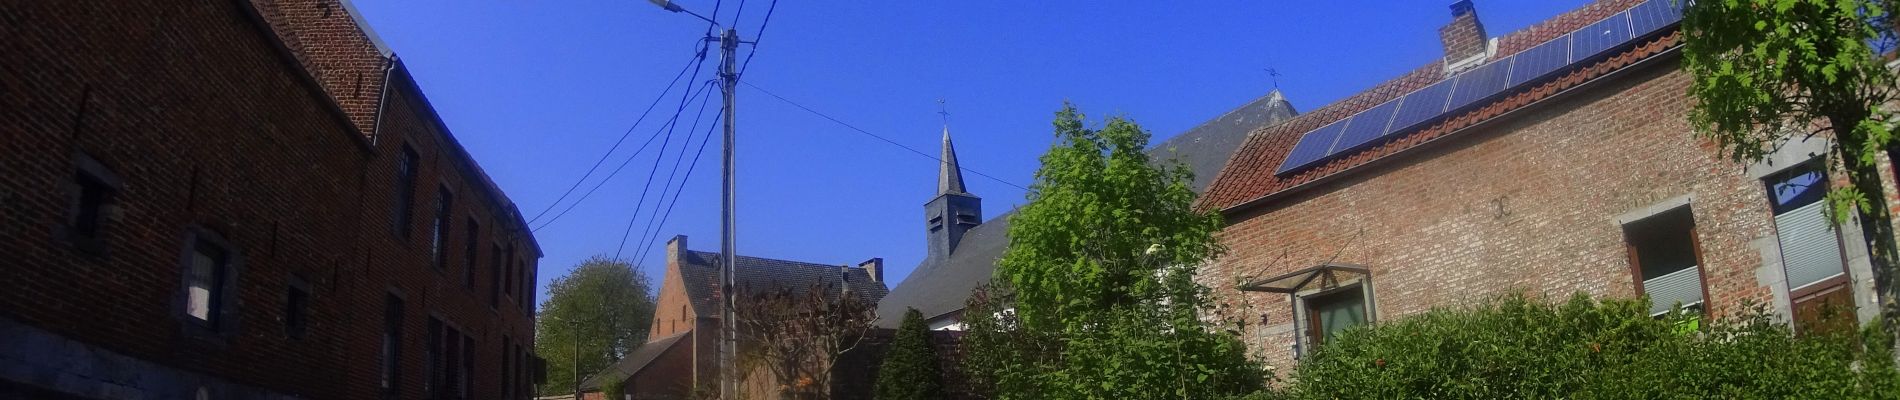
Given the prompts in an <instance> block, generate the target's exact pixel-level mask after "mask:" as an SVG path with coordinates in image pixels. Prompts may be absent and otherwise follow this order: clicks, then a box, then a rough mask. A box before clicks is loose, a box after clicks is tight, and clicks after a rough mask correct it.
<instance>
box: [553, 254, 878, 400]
mask: <svg viewBox="0 0 1900 400" xmlns="http://www.w3.org/2000/svg"><path fill="white" fill-rule="evenodd" d="M686 243H687V240H686V236H684V235H680V236H674V237H673V238H672V239H670V240H667V242H666V274H665V276H664V277H663V278H661V280H660V288H659V295H658V297H656V298H655V301H654V308H653V309H654V312H653V326H652V327H651V328H649V329H648V331H647V338H648V339H647V343H646V344H644V345H641V347H639V348H637V349H634V351H633V352H632V353H631V354H629V355H628V356H627V357H625V358H622V359H621V360H620V361H619V362H616V363H615V364H614V365H612V366H609V367H607V369H605V370H602V371H600V372H597V373H594V374H592V375H591V376H590V377H589V378H588V379H586V380H583V381H582V382H581V390H583V391H585V392H588V394H587V396H585V398H587V399H600V398H601V397H600V391H601V389H602V388H603V387H605V386H606V385H607V384H608V383H609V382H608V381H609V380H612V379H619V380H622V381H623V386H622V387H623V389H624V390H625V393H627V395H628V396H629V397H631V398H633V399H683V398H688V396H689V395H690V394H692V392H693V391H694V390H695V389H701V390H710V391H715V392H716V391H717V390H718V387H719V385H718V379H719V369H718V368H719V358H718V357H719V356H718V354H719V332H720V329H721V328H720V323H719V309H720V299H722V297H721V294H720V286H721V285H720V273H721V272H720V270H721V268H720V266H719V265H720V262H721V259H722V257H720V254H719V253H717V252H705V251H693V250H691V249H689V248H687V247H686ZM737 265H738V266H737V268H734V271H735V275H736V279H734V282H735V284H736V285H738V287H740V288H753V290H763V289H764V288H785V287H789V288H793V289H794V290H799V289H802V288H810V287H813V286H814V285H820V286H822V287H827V288H835V289H838V290H841V291H845V292H848V293H850V294H852V295H856V296H858V299H859V300H863V301H866V302H869V303H870V304H876V303H878V301H880V300H882V299H884V296H885V295H886V294H888V293H889V292H890V290H889V289H888V288H886V287H885V286H884V259H882V258H873V259H870V260H865V261H864V262H861V263H858V265H856V266H848V265H845V266H841V265H825V264H814V263H807V262H799V261H787V260H778V259H771V258H760V257H748V256H739V257H738V262H737ZM880 354H882V352H881V351H876V350H875V349H870V348H868V347H867V348H864V349H860V350H853V351H852V352H850V353H846V355H845V360H844V361H840V362H839V364H840V365H839V367H838V368H839V369H838V370H837V371H838V372H834V374H835V375H834V377H836V378H837V379H835V382H834V383H835V384H836V385H835V386H834V392H833V393H834V396H833V397H834V398H868V396H869V389H870V386H869V382H871V379H872V378H873V377H874V376H875V374H872V373H869V372H864V371H868V370H872V369H867V368H868V367H867V366H869V365H874V364H875V360H876V356H877V355H880ZM742 380H743V381H744V382H742V386H744V388H743V389H744V393H746V394H747V395H748V396H749V397H760V398H763V397H761V396H760V395H758V394H759V393H765V392H766V391H769V390H772V388H773V387H774V386H776V382H771V378H770V377H769V375H761V372H758V371H754V372H752V373H749V374H747V376H746V377H745V378H744V379H742ZM555 384H560V383H558V382H557V383H555Z"/></svg>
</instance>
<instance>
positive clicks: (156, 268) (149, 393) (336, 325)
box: [0, 0, 539, 399]
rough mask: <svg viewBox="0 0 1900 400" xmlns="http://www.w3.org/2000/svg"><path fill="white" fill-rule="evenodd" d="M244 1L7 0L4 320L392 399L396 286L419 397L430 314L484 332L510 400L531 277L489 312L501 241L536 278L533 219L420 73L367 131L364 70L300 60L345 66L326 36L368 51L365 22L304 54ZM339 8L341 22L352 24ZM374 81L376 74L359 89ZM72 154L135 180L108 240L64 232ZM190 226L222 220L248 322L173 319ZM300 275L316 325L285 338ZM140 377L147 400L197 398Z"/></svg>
mask: <svg viewBox="0 0 1900 400" xmlns="http://www.w3.org/2000/svg"><path fill="white" fill-rule="evenodd" d="M286 3H293V4H285V5H280V8H279V9H280V10H292V9H309V10H316V9H317V8H316V7H317V6H319V5H321V4H325V3H327V4H330V5H331V6H334V5H335V4H334V3H332V2H327V1H318V0H310V1H300V2H286ZM293 5H294V7H293ZM249 7H250V3H249V2H246V1H211V2H175V3H174V2H112V3H110V4H106V3H94V2H8V3H5V4H4V5H0V21H4V24H5V25H7V26H8V27H9V29H8V32H9V33H8V34H7V36H8V38H7V40H5V43H6V44H5V45H3V46H4V49H5V50H4V52H5V53H6V54H8V56H7V57H5V61H4V62H0V82H7V83H6V84H5V86H4V89H3V90H0V138H4V140H0V254H6V255H7V256H6V257H5V261H0V276H5V277H6V279H0V317H4V318H6V319H11V320H14V321H18V322H19V323H21V324H24V325H26V326H31V327H33V328H36V329H40V330H44V331H45V332H49V333H51V334H54V335H58V336H60V337H64V338H68V339H71V340H76V341H78V342H82V343H85V344H87V345H89V346H91V348H92V349H93V350H92V351H100V352H111V353H116V354H123V355H125V356H129V357H133V358H136V359H139V360H144V361H148V362H151V363H154V364H156V365H160V366H162V367H163V368H168V369H173V370H178V371H185V372H188V373H193V374H203V375H208V376H211V377H213V378H215V379H218V380H222V381H226V382H228V383H231V384H234V385H243V386H248V387H254V388H260V389H262V390H264V391H268V392H273V393H281V394H291V395H297V396H303V397H307V398H317V399H367V398H376V397H377V396H378V389H377V386H378V378H379V373H380V371H381V368H380V362H379V358H380V356H379V351H380V342H381V335H382V331H383V320H382V316H383V314H384V312H383V299H384V295H385V293H389V292H397V293H400V294H401V295H402V296H403V297H404V298H406V305H407V310H406V312H405V317H406V318H405V320H404V325H405V326H404V335H405V336H404V339H405V340H404V344H403V350H404V352H403V358H402V360H401V361H402V364H403V367H402V369H401V370H402V372H403V374H404V377H403V378H402V382H403V384H404V391H403V396H402V397H403V398H419V397H421V396H422V389H421V387H422V382H424V376H423V373H424V371H425V368H424V367H423V365H422V364H423V361H424V353H423V348H424V344H425V343H426V332H427V331H426V321H427V320H428V318H429V317H430V316H435V317H437V318H440V319H442V320H444V321H446V322H448V323H449V324H450V325H452V326H455V327H457V328H458V330H461V331H464V332H467V333H468V334H469V335H470V336H472V337H474V338H475V340H476V343H475V346H476V347H475V349H476V350H477V351H476V359H475V365H476V371H475V377H476V379H475V382H476V383H475V387H474V389H475V391H474V393H475V394H476V396H474V397H475V398H500V397H501V393H500V389H501V388H500V379H501V373H502V372H501V370H500V368H501V364H502V361H501V360H502V358H501V347H502V345H501V340H502V337H503V336H504V335H506V336H507V337H509V338H511V340H513V341H514V342H515V343H520V344H521V346H522V348H523V349H524V350H530V351H531V349H532V343H533V342H532V335H533V330H532V320H531V311H530V310H528V309H527V308H526V307H528V306H531V305H532V293H529V292H531V290H532V289H529V288H531V287H532V285H531V284H522V285H520V287H521V288H520V289H517V290H515V291H514V293H516V294H515V295H514V296H512V297H509V298H504V299H502V301H501V307H499V308H498V309H495V310H490V308H489V307H488V298H487V293H486V292H487V288H488V284H489V277H490V274H489V273H488V271H487V268H489V265H491V264H490V262H489V257H493V255H492V254H491V252H490V251H489V250H488V247H489V244H490V243H500V244H501V245H502V246H503V247H504V248H506V247H509V246H513V247H514V248H515V249H516V251H515V252H514V254H515V260H512V261H513V262H515V263H518V264H519V265H521V266H522V267H523V268H521V269H518V271H520V272H518V274H519V275H520V276H519V277H517V278H516V279H514V281H515V282H532V279H533V275H534V274H533V271H534V265H535V261H536V260H537V259H538V258H539V254H538V253H537V250H535V247H534V244H533V239H532V237H531V236H529V234H527V233H526V232H523V231H521V230H519V229H518V226H519V225H518V221H519V219H520V217H519V216H518V215H517V214H516V212H515V210H514V206H513V204H509V203H507V201H506V198H505V197H502V196H501V195H500V194H499V193H487V192H486V191H487V189H486V188H487V186H486V185H487V184H486V181H485V178H482V177H481V175H480V172H479V170H474V169H471V168H470V167H469V166H471V165H472V164H470V163H467V160H466V159H465V158H466V155H465V154H464V153H463V152H462V151H461V149H460V148H459V146H456V145H454V144H453V142H452V140H451V139H450V136H449V133H448V132H446V131H443V130H442V127H441V126H440V125H439V124H437V123H436V122H435V119H434V118H435V117H434V115H433V114H432V112H431V111H429V110H428V109H427V106H426V104H424V103H423V102H422V101H420V98H419V97H417V96H416V95H415V93H411V92H408V91H406V90H404V89H405V88H408V87H407V86H402V85H398V86H396V87H392V95H391V101H390V102H389V103H388V107H387V110H385V111H386V117H385V118H384V120H383V121H382V122H383V124H384V125H385V126H384V128H383V131H384V132H387V133H386V134H385V135H384V136H383V137H381V138H379V140H378V141H377V142H376V143H374V144H371V143H370V142H369V141H368V140H367V139H366V137H364V136H361V135H364V134H367V133H369V132H367V131H364V130H361V129H358V128H359V127H361V126H374V124H373V123H366V122H364V121H373V119H371V120H365V119H364V118H365V115H367V116H368V117H370V118H373V117H374V113H373V109H374V108H373V107H370V108H367V109H369V110H371V113H370V114H363V113H362V110H364V109H366V108H365V106H364V104H363V102H364V100H362V95H359V94H355V89H354V88H353V87H354V86H355V84H354V83H352V85H350V86H351V87H352V88H351V89H350V91H351V92H352V93H348V94H345V93H342V91H343V90H344V89H342V86H338V85H336V84H335V83H336V82H340V81H339V80H338V79H341V78H338V76H341V75H337V74H312V73H310V72H309V71H306V70H303V69H302V68H300V65H302V64H306V63H313V64H317V65H323V64H325V63H329V62H331V61H326V60H328V59H327V58H326V57H331V56H330V55H329V54H332V53H329V52H325V51H320V50H323V49H330V48H331V47H327V46H331V45H332V43H333V42H336V43H343V44H344V45H351V46H356V47H357V48H358V49H360V48H361V45H362V44H363V43H366V42H361V41H362V40H367V39H366V38H364V37H362V36H360V35H359V36H357V39H355V40H358V42H355V44H350V42H348V41H347V40H342V39H336V40H315V39H312V38H311V37H310V36H306V37H304V39H303V40H302V41H301V42H300V43H299V46H300V47H297V48H298V49H302V50H304V51H305V52H304V53H300V54H301V56H302V59H304V60H315V61H306V62H298V61H296V59H294V58H291V57H287V56H286V55H285V54H284V53H283V52H282V51H281V49H282V48H285V47H289V46H285V45H284V44H283V43H281V42H278V41H277V39H276V38H274V35H273V34H272V33H271V31H269V30H267V29H266V28H265V27H264V26H263V25H260V24H259V23H258V22H257V21H258V20H257V19H256V18H254V17H253V15H252V14H251V13H252V12H253V10H252V9H250V8H249ZM296 7H303V8H296ZM341 11H342V10H337V11H333V12H332V13H333V14H331V17H329V18H332V19H335V18H339V17H340V18H343V19H342V21H348V16H347V14H343V13H342V12H341ZM285 12H286V13H289V12H288V11H285ZM326 32H335V31H333V30H332V31H326ZM337 54H360V52H354V53H353V52H339V53H337ZM339 57H340V56H339ZM336 63H337V64H338V65H345V64H347V65H358V64H361V60H360V59H358V58H350V59H348V60H343V61H337V62H336ZM352 69H355V67H350V68H344V67H335V68H331V69H329V70H352ZM399 74H400V71H399ZM313 75H315V76H319V78H320V79H318V80H317V81H320V82H324V83H323V84H317V83H315V82H313V81H312V80H310V79H309V77H310V76H313ZM347 80H350V81H354V80H355V78H354V77H350V78H349V79H347ZM397 80H401V78H399V79H397ZM380 83H381V82H380V77H379V79H378V80H377V81H374V82H370V83H366V84H365V85H369V86H371V88H375V86H376V85H379V84H380ZM326 88H327V89H329V91H327V92H326V91H323V90H324V89H326ZM363 92H366V93H367V92H370V90H363ZM332 99H338V100H337V101H341V102H343V104H342V105H340V106H339V105H338V104H337V103H335V102H333V101H332ZM369 104H374V101H373V100H370V101H369ZM339 110H343V111H350V112H349V113H340V112H339ZM402 143H408V144H410V145H412V146H414V148H415V150H416V151H417V152H418V153H419V154H420V155H421V159H422V163H421V164H420V165H421V168H420V170H419V175H418V176H419V179H417V183H418V186H417V188H416V189H415V193H416V196H415V203H414V204H413V205H412V207H413V209H412V211H413V212H414V213H415V214H414V218H413V220H412V221H413V222H414V223H415V224H416V226H415V227H414V229H413V230H412V232H413V235H412V237H410V238H407V239H399V238H396V237H394V236H393V235H392V234H391V229H390V227H389V226H388V223H389V221H390V218H389V216H390V212H391V211H390V207H391V206H392V205H393V201H392V199H393V196H394V195H393V193H394V190H395V188H394V187H393V186H394V183H395V179H394V177H393V175H394V172H393V171H394V167H393V165H394V161H393V160H394V158H395V157H392V155H393V154H397V153H396V151H397V150H396V149H399V146H400V145H401V144H402ZM74 153H84V154H86V155H88V156H90V157H92V158H95V159H97V160H99V161H100V162H101V163H103V164H105V165H106V166H107V167H108V168H109V169H111V170H112V172H114V173H115V174H117V175H119V176H120V177H122V178H123V179H124V185H123V187H122V189H121V191H120V192H119V193H118V195H117V197H116V201H115V203H116V204H117V205H118V206H121V207H123V209H124V213H123V216H122V217H120V218H117V219H116V220H113V221H111V222H108V223H107V224H106V226H105V227H104V228H103V233H102V235H103V239H104V242H105V243H107V246H109V248H108V251H107V253H106V255H104V256H97V255H90V254H87V253H85V252H82V251H79V250H78V249H77V248H76V247H75V246H73V245H71V244H69V243H67V242H65V241H62V240H59V239H58V238H57V237H56V235H54V233H55V232H56V230H57V229H58V227H59V226H60V225H62V224H64V221H65V220H66V218H67V207H68V206H67V204H68V200H67V194H66V189H65V185H66V184H67V182H69V181H70V180H71V179H72V176H73V174H74V167H73V161H72V160H73V156H72V154H74ZM438 185H441V186H447V187H449V188H450V190H451V191H453V192H454V193H455V194H456V199H455V202H454V204H455V209H454V211H453V215H454V217H453V218H452V219H451V221H452V224H451V226H450V229H451V231H450V232H451V235H449V238H450V241H449V246H448V249H449V263H448V265H449V268H447V269H446V270H443V271H438V270H436V269H435V268H434V267H433V262H432V261H431V258H430V256H429V238H428V237H427V235H428V233H429V231H430V230H429V228H428V224H429V223H430V221H431V218H432V217H433V204H434V201H435V197H436V188H437V187H438ZM469 218H474V220H476V221H477V222H478V223H479V224H480V225H481V231H480V238H481V239H479V240H478V242H479V243H478V244H479V245H480V246H482V250H481V251H480V252H479V253H478V254H479V255H478V260H477V261H478V262H477V264H476V265H478V266H479V267H480V268H482V270H481V271H480V272H479V273H477V274H475V275H476V281H475V285H474V289H468V288H467V287H465V286H464V282H463V281H462V276H463V275H462V268H464V265H466V263H465V262H464V260H463V254H464V253H463V252H462V249H463V246H466V245H467V244H465V243H462V242H464V241H466V239H465V237H466V236H465V235H466V233H465V231H463V229H464V228H465V227H464V224H465V223H466V222H465V221H467V220H468V219H469ZM194 226H201V227H204V228H205V229H208V230H210V231H214V232H216V233H218V234H219V235H221V236H223V237H224V238H225V239H226V240H228V241H229V242H230V243H231V244H232V245H233V246H234V247H235V248H236V249H237V250H238V251H240V252H242V254H243V256H244V259H245V262H244V265H243V266H242V268H241V270H240V271H239V274H238V278H237V280H236V283H237V284H236V286H235V287H233V288H232V290H235V291H236V292H237V302H236V304H235V305H234V306H235V307H236V310H237V314H236V324H235V325H234V327H233V329H232V330H231V331H230V333H229V334H227V335H225V336H223V337H222V338H221V339H212V340H206V339H202V338H194V337H192V336H189V335H187V334H186V330H185V329H184V328H183V326H184V324H185V322H184V320H182V319H181V317H180V316H179V315H180V312H179V311H178V307H179V305H178V298H179V296H178V293H179V290H180V287H181V285H182V283H181V281H182V279H183V273H182V272H181V260H180V258H181V254H182V253H183V252H184V246H185V243H184V238H185V235H186V233H187V232H188V231H189V229H191V227H194ZM292 276H297V277H300V278H301V279H303V280H304V281H307V282H309V283H310V286H311V289H312V290H311V291H312V293H311V300H310V308H309V310H310V322H309V328H308V331H307V334H306V335H305V337H304V338H302V339H293V338H290V337H288V336H287V335H286V334H285V333H284V328H283V323H282V322H281V321H282V320H281V319H282V317H283V314H284V311H283V310H284V302H285V300H284V299H285V296H286V290H287V289H286V288H287V286H288V282H289V280H290V279H291V277H292ZM520 371H522V372H521V373H520V374H519V377H518V378H517V379H521V380H523V381H525V380H526V377H527V374H526V371H527V370H526V369H521V370H520ZM133 389H135V390H145V392H144V395H145V396H146V397H188V395H189V393H173V392H170V391H167V390H170V389H175V388H138V387H134V388H133ZM523 393H525V392H523Z"/></svg>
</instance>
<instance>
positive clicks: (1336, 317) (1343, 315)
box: [1305, 285, 1367, 345]
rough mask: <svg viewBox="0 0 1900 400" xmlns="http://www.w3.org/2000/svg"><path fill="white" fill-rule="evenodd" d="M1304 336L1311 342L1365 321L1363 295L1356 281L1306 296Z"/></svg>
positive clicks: (1315, 342) (1316, 341)
mask: <svg viewBox="0 0 1900 400" xmlns="http://www.w3.org/2000/svg"><path fill="white" fill-rule="evenodd" d="M1305 302H1306V319H1307V338H1308V340H1309V341H1310V342H1311V343H1313V344H1314V345H1319V344H1323V343H1325V342H1326V341H1327V340H1328V339H1332V338H1333V336H1335V335H1338V334H1339V332H1341V331H1345V330H1346V328H1351V327H1355V326H1359V325H1365V324H1366V321H1367V318H1366V296H1365V291H1364V290H1362V289H1361V286H1359V285H1352V286H1347V287H1342V288H1338V289H1333V290H1329V291H1325V292H1321V293H1319V294H1315V295H1311V296H1306V298H1305Z"/></svg>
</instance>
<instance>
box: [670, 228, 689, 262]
mask: <svg viewBox="0 0 1900 400" xmlns="http://www.w3.org/2000/svg"><path fill="white" fill-rule="evenodd" d="M666 263H667V264H685V263H686V235H673V238H672V239H669V240H667V241H666Z"/></svg>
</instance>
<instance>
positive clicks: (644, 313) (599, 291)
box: [534, 257, 654, 394]
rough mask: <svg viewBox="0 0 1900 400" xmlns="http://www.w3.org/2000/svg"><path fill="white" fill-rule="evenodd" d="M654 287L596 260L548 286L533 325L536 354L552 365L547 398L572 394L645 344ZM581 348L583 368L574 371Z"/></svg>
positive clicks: (627, 269) (629, 268)
mask: <svg viewBox="0 0 1900 400" xmlns="http://www.w3.org/2000/svg"><path fill="white" fill-rule="evenodd" d="M650 287H652V281H651V280H649V279H648V278H647V276H646V274H643V273H641V272H640V271H639V270H636V269H634V268H633V265H632V264H628V263H627V262H626V261H622V260H614V259H608V258H605V257H593V258H589V259H587V260H586V261H582V262H581V264H580V265H578V266H575V267H574V269H572V270H570V271H569V272H568V273H567V275H563V276H561V277H558V278H554V282H552V283H550V284H549V285H548V292H549V295H548V298H547V300H543V301H542V302H541V311H540V314H539V318H536V319H535V324H536V326H535V341H534V348H535V353H537V354H540V355H542V357H544V358H546V359H547V360H549V362H548V382H550V383H551V384H549V385H545V386H543V389H544V390H545V391H546V392H545V393H543V394H553V393H568V392H572V391H573V389H574V385H573V383H574V379H575V378H576V377H577V376H578V377H579V378H580V379H582V380H585V379H586V378H587V377H588V376H590V375H592V374H594V373H597V372H600V371H601V370H602V369H605V368H606V367H607V366H608V365H610V364H611V363H612V362H614V361H617V360H619V359H620V358H621V357H625V356H626V355H627V354H628V353H630V352H632V351H633V350H634V349H636V348H639V347H640V345H641V344H643V343H646V339H647V330H648V329H649V328H650V327H651V326H652V325H651V323H652V320H653V312H654V309H653V308H654V306H653V297H651V295H650V293H649V288H650ZM575 341H579V342H580V345H579V347H580V357H579V358H580V368H579V369H578V372H577V371H576V368H575V365H574V362H575V361H574V360H575V357H574V352H575V347H576V346H575Z"/></svg>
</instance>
